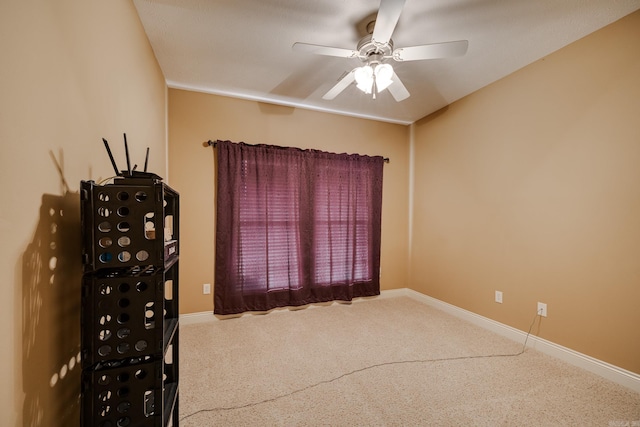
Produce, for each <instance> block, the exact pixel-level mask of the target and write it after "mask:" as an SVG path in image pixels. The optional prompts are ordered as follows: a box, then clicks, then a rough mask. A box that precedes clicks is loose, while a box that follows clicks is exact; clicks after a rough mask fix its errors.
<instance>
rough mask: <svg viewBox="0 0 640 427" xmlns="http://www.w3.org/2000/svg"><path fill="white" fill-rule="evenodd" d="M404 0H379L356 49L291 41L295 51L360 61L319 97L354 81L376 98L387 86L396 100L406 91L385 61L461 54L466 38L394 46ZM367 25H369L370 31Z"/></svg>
mask: <svg viewBox="0 0 640 427" xmlns="http://www.w3.org/2000/svg"><path fill="white" fill-rule="evenodd" d="M405 1H406V0H380V8H379V9H378V15H377V17H376V20H375V21H373V22H370V23H369V25H368V26H367V30H368V31H369V35H367V36H365V37H364V38H362V39H361V40H360V41H359V42H358V45H357V47H356V50H350V49H342V48H339V47H329V46H320V45H315V44H309V43H300V42H298V43H294V44H293V50H295V51H300V52H307V53H313V54H316V55H326V56H337V57H341V58H358V59H360V60H361V61H362V62H363V63H364V65H362V66H360V67H356V68H354V69H352V70H351V71H350V72H349V73H347V74H346V75H345V76H344V77H342V78H341V79H340V80H339V81H338V83H337V84H336V85H335V86H333V87H332V88H331V89H329V91H328V92H327V93H325V94H324V96H323V97H322V98H323V99H326V100H332V99H334V98H335V97H336V96H338V95H339V94H340V93H342V91H343V90H345V89H346V88H347V87H348V86H349V85H350V84H352V83H353V82H354V81H355V82H356V86H357V87H358V89H360V90H361V91H363V92H364V93H366V94H373V99H375V98H376V94H377V93H379V92H381V91H383V90H385V89H389V92H390V93H391V95H392V96H393V98H394V99H395V100H396V101H397V102H400V101H403V100H405V99H407V98H408V97H409V91H408V90H407V88H406V87H405V86H404V84H402V81H400V78H399V77H398V75H397V74H396V73H395V71H394V70H393V67H392V66H391V64H389V63H388V61H389V60H394V61H397V62H402V61H419V60H423V59H436V58H450V57H454V56H462V55H464V54H465V53H466V52H467V47H468V46H469V42H468V41H467V40H458V41H452V42H445V43H433V44H424V45H419V46H410V47H404V48H396V49H394V46H393V40H391V35H392V34H393V31H394V30H395V27H396V25H397V23H398V20H399V19H400V14H401V13H402V8H403V7H404V3H405ZM371 27H373V29H372V30H371Z"/></svg>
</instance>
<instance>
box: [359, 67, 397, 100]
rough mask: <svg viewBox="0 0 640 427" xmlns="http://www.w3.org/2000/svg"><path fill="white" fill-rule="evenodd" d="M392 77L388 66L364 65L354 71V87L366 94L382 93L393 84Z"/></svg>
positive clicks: (391, 68) (391, 69)
mask: <svg viewBox="0 0 640 427" xmlns="http://www.w3.org/2000/svg"><path fill="white" fill-rule="evenodd" d="M392 77H393V67H392V66H391V65H389V64H374V65H373V66H371V65H365V66H363V67H359V68H356V70H355V79H356V86H357V87H358V89H360V90H361V91H363V92H364V93H366V94H371V93H374V92H376V93H380V92H382V91H383V90H385V89H386V88H388V87H389V85H390V84H391V83H393V80H392ZM374 95H375V93H374Z"/></svg>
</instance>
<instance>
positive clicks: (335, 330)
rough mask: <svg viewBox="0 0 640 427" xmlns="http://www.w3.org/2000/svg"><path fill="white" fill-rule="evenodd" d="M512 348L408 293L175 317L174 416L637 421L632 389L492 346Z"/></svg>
mask: <svg viewBox="0 0 640 427" xmlns="http://www.w3.org/2000/svg"><path fill="white" fill-rule="evenodd" d="M532 320H533V317H532ZM534 330H535V327H534ZM522 349H523V343H515V342H513V341H510V340H508V339H506V338H503V337H501V336H499V335H496V334H494V333H492V332H489V331H486V330H484V329H482V328H479V327H477V326H475V325H472V324H469V323H467V322H465V321H463V320H460V319H458V318H456V317H453V316H451V315H448V314H446V313H443V312H441V311H439V310H436V309H434V308H432V307H430V306H428V305H426V304H423V303H421V302H419V301H415V300H413V299H411V298H408V297H397V298H378V299H368V300H364V301H358V302H355V303H353V304H351V305H345V304H334V305H330V306H323V307H313V308H307V309H303V310H297V311H288V310H284V311H277V312H272V313H270V314H267V315H253V316H245V317H241V318H236V319H228V320H222V321H215V322H208V323H202V324H193V325H184V326H181V327H180V419H181V421H180V425H181V426H182V427H189V426H193V427H196V426H197V427H202V426H321V425H324V426H433V425H435V426H469V425H471V426H473V425H476V426H477V425H479V426H563V425H564V426H630V427H634V426H635V427H640V394H638V393H635V392H633V391H631V390H629V389H627V388H624V387H621V386H618V385H616V384H614V383H612V382H609V381H607V380H604V379H602V378H600V377H598V376H596V375H593V374H591V373H589V372H586V371H583V370H580V369H578V368H575V367H573V366H571V365H568V364H566V363H564V362H561V361H558V360H556V359H553V358H551V357H549V356H546V355H544V354H542V353H540V352H537V351H535V350H532V349H527V350H526V351H525V352H524V353H522V354H520V355H518V356H504V357H503V356H497V357H494V356H495V355H501V354H517V353H520V352H521V350H522ZM475 356H480V357H475ZM484 356H492V357H484Z"/></svg>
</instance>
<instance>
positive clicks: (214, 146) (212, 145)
mask: <svg viewBox="0 0 640 427" xmlns="http://www.w3.org/2000/svg"><path fill="white" fill-rule="evenodd" d="M202 145H204V146H205V147H213V148H216V146H217V145H218V141H217V140H216V141H212V140H208V141H207V142H205V143H204V144H202ZM382 160H383V161H384V162H385V163H389V158H388V157H383V158H382Z"/></svg>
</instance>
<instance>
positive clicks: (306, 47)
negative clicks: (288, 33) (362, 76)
mask: <svg viewBox="0 0 640 427" xmlns="http://www.w3.org/2000/svg"><path fill="white" fill-rule="evenodd" d="M291 48H292V49H293V50H295V51H298V52H306V53H313V54H316V55H326V56H337V57H340V58H356V57H357V56H358V52H356V51H355V50H350V49H342V48H339V47H329V46H320V45H317V44H309V43H300V42H298V43H294V44H293V46H292V47H291Z"/></svg>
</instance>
